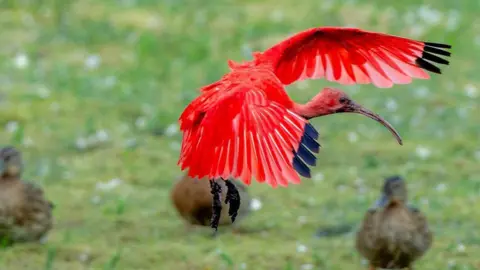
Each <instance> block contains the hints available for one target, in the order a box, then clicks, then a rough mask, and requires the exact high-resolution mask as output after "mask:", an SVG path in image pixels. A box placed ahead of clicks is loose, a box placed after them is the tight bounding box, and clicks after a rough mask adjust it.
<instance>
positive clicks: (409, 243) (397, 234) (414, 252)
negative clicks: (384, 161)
mask: <svg viewBox="0 0 480 270" xmlns="http://www.w3.org/2000/svg"><path fill="white" fill-rule="evenodd" d="M432 242H433V233H432V231H431V230H430V228H429V226H428V221H427V218H426V217H425V215H424V214H422V213H421V212H420V210H418V209H417V208H415V207H412V206H408V205H407V187H406V184H405V180H404V179H403V178H402V177H400V176H397V175H395V176H391V177H387V178H386V179H385V181H384V185H383V189H382V197H381V198H380V200H378V202H377V204H376V206H375V208H372V209H369V210H368V211H367V213H366V214H365V217H364V219H363V222H362V224H361V227H360V229H359V230H358V232H357V236H356V244H355V246H356V249H357V251H358V252H359V253H360V254H362V255H363V256H364V257H365V258H367V259H368V260H369V262H370V263H369V264H370V268H369V269H370V270H375V269H376V268H384V269H400V268H401V269H404V268H407V269H413V266H412V264H413V262H414V261H415V260H417V259H419V258H420V257H422V256H423V255H424V254H425V253H426V252H427V251H428V249H429V248H430V247H431V245H432Z"/></svg>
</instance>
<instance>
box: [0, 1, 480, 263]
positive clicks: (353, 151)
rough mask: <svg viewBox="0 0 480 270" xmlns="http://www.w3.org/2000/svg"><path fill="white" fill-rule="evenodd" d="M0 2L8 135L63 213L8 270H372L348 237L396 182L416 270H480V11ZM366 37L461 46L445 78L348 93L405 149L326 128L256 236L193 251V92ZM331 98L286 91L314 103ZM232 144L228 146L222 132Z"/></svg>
mask: <svg viewBox="0 0 480 270" xmlns="http://www.w3.org/2000/svg"><path fill="white" fill-rule="evenodd" d="M390 2H392V3H393V1H381V0H375V1H359V0H349V1H333V0H322V1H313V0H306V1H301V2H298V3H297V2H296V1H288V0H264V1H253V0H245V1H233V0H230V1H228V0H216V1H197V0H190V1H185V0H160V1H154V0H121V1H115V0H76V1H73V0H42V1H40V0H37V1H34V0H30V1H29V0H18V1H17V0H15V1H13V0H10V1H8V0H0V6H1V8H0V33H1V34H0V102H1V106H0V124H1V125H2V126H3V127H4V129H3V130H2V132H0V139H1V142H2V144H13V145H15V146H17V147H19V148H20V149H21V150H22V151H23V152H24V158H25V162H26V166H27V167H26V172H25V178H26V179H29V180H32V181H35V182H37V183H39V184H41V185H42V186H43V187H44V188H45V192H46V194H47V196H48V197H49V198H50V199H51V200H52V201H54V203H55V204H56V206H57V207H56V209H55V212H54V214H55V219H56V223H55V229H54V230H53V231H52V232H51V233H50V235H49V239H48V242H47V243H46V244H44V245H41V244H24V245H16V246H14V247H12V248H8V249H5V250H2V251H0V269H2V270H3V269H8V270H16V269H26V270H30V269H31V270H42V269H61V270H63V269H69V270H77V269H172V270H173V269H212V270H213V269H255V270H257V269H302V270H307V269H328V270H330V269H341V270H346V269H363V268H365V266H364V265H363V264H362V259H361V258H360V256H359V255H358V254H357V253H356V252H355V250H354V247H353V234H345V235H341V236H338V237H331V238H316V237H314V235H315V232H316V230H317V229H318V228H320V227H328V226H338V225H341V224H354V225H355V224H357V223H358V222H359V221H360V219H361V218H362V216H363V213H364V211H365V210H366V209H367V208H368V207H369V206H370V205H371V204H372V202H373V201H374V200H375V199H376V196H377V195H378V191H379V189H380V186H381V184H382V181H383V177H384V176H388V175H391V174H401V175H403V176H405V178H406V179H407V181H408V182H407V183H408V184H409V188H410V191H409V192H410V197H411V199H412V202H413V203H414V204H415V205H417V206H418V207H419V208H420V209H421V210H422V211H424V212H425V213H426V214H427V216H428V218H429V221H430V222H431V226H432V228H433V230H434V232H435V241H434V245H433V247H432V249H431V250H430V251H429V252H428V253H427V254H426V256H425V257H424V258H422V259H421V260H420V261H419V262H418V264H417V269H422V270H438V269H480V257H479V256H478V254H480V232H479V231H478V226H479V224H480V215H478V208H477V207H478V204H479V203H480V165H479V164H480V145H479V139H480V125H479V123H480V106H479V105H478V104H479V102H480V90H478V89H477V86H479V83H480V76H479V75H478V74H479V73H480V68H479V67H478V65H477V63H478V62H479V61H480V34H479V33H480V18H479V17H478V16H477V15H478V14H479V13H480V4H479V2H478V1H474V0H463V1H449V0H429V1H423V2H419V1H413V0H405V1H403V2H402V1H395V4H387V3H390ZM327 25H332V26H346V25H350V26H356V27H361V28H365V29H368V30H374V31H384V32H388V33H390V34H396V35H404V36H408V37H412V38H417V39H420V40H427V41H433V42H445V43H450V44H452V45H453V49H452V53H453V55H452V59H451V65H450V66H449V67H447V68H445V69H444V74H443V75H441V76H433V77H432V79H431V80H428V81H422V80H416V81H414V83H412V84H410V85H403V86H395V87H394V88H391V89H376V88H374V87H373V86H368V85H365V86H361V87H354V86H344V87H342V88H343V89H345V90H347V92H348V93H349V94H350V95H351V97H352V98H353V99H355V100H357V101H358V102H359V103H361V104H363V105H365V106H366V107H368V108H370V109H372V110H374V111H376V112H378V113H379V114H380V115H382V116H384V117H385V118H386V119H387V120H389V121H390V122H391V123H392V124H394V125H395V126H396V128H397V129H398V131H399V132H400V133H401V135H402V136H403V138H404V142H405V143H404V146H399V145H397V144H396V142H395V140H394V139H393V138H392V137H391V136H390V134H389V133H388V131H386V130H385V129H384V128H383V127H381V126H380V125H378V124H376V123H375V122H373V121H372V120H369V119H366V118H364V117H361V116H355V115H335V116H329V117H323V118H321V119H315V120H314V121H313V123H314V125H315V126H316V127H317V128H318V129H319V131H320V133H321V143H322V145H323V150H322V151H321V153H320V154H319V165H318V167H316V168H315V169H314V174H315V177H314V179H312V180H303V182H302V184H301V185H294V186H290V187H289V188H277V189H272V188H270V187H269V186H267V185H261V184H253V185H252V186H251V187H250V192H251V194H252V195H253V196H254V197H255V198H257V199H259V200H260V201H261V202H262V206H263V207H262V208H261V209H260V210H258V211H255V212H253V213H252V215H251V216H250V217H249V218H248V220H245V222H244V223H243V224H242V226H243V227H244V228H248V229H257V230H259V231H257V232H252V233H250V234H244V235H233V234H231V233H230V232H229V231H228V230H225V229H222V233H221V236H220V237H218V238H217V239H211V238H210V237H209V234H210V231H209V230H204V231H201V230H200V231H197V232H192V233H189V234H187V233H185V229H184V227H183V223H182V222H181V220H180V219H179V218H178V217H177V214H176V213H175V211H174V210H173V208H172V206H171V203H170V201H169V191H170V187H171V186H172V183H173V182H174V181H175V179H176V178H177V177H178V176H179V175H181V173H180V170H179V168H178V167H177V166H176V162H177V158H178V151H179V147H180V139H181V134H179V132H178V129H177V126H176V123H177V122H176V121H177V119H178V116H179V114H180V112H181V110H182V109H183V107H184V106H185V105H186V104H187V103H188V102H189V101H190V100H192V99H193V98H194V97H195V95H196V94H197V89H198V88H199V87H201V86H202V85H204V84H207V83H210V82H213V81H214V80H216V79H218V78H219V77H220V76H221V75H222V74H223V73H224V72H226V71H227V64H226V61H227V59H234V60H237V61H240V60H241V59H250V52H251V51H252V50H263V49H266V48H268V47H269V46H271V45H273V44H274V43H275V42H277V41H280V40H281V39H283V38H285V37H287V36H288V35H290V34H292V33H294V32H297V31H301V30H303V29H306V28H310V27H314V26H327ZM327 85H329V86H339V85H336V84H334V83H329V82H326V81H323V80H322V81H308V82H303V83H299V84H296V85H294V86H292V87H289V93H290V94H291V96H292V97H293V98H294V100H296V101H298V102H304V101H306V100H308V99H309V98H310V97H312V96H313V95H314V94H315V93H317V92H318V91H319V89H321V88H322V87H324V86H327ZM219 132H221V130H219Z"/></svg>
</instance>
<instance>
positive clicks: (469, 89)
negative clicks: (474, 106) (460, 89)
mask: <svg viewBox="0 0 480 270" xmlns="http://www.w3.org/2000/svg"><path fill="white" fill-rule="evenodd" d="M464 90H465V94H466V95H467V96H468V97H470V98H476V97H477V94H478V91H477V87H476V86H475V85H473V84H471V83H469V84H467V85H465V87H464Z"/></svg>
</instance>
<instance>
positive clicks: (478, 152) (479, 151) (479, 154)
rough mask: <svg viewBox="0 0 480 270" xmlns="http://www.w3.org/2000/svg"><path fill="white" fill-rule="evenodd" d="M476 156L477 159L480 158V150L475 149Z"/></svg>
mask: <svg viewBox="0 0 480 270" xmlns="http://www.w3.org/2000/svg"><path fill="white" fill-rule="evenodd" d="M474 156H475V159H476V160H480V150H477V151H475V154H474Z"/></svg>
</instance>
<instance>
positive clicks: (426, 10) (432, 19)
mask: <svg viewBox="0 0 480 270" xmlns="http://www.w3.org/2000/svg"><path fill="white" fill-rule="evenodd" d="M418 15H419V16H420V18H422V19H423V20H424V21H425V22H426V23H428V24H430V25H435V24H438V23H439V22H440V20H441V19H442V13H441V12H440V11H438V10H435V9H433V8H431V7H430V6H425V5H424V6H421V7H420V8H419V9H418Z"/></svg>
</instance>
